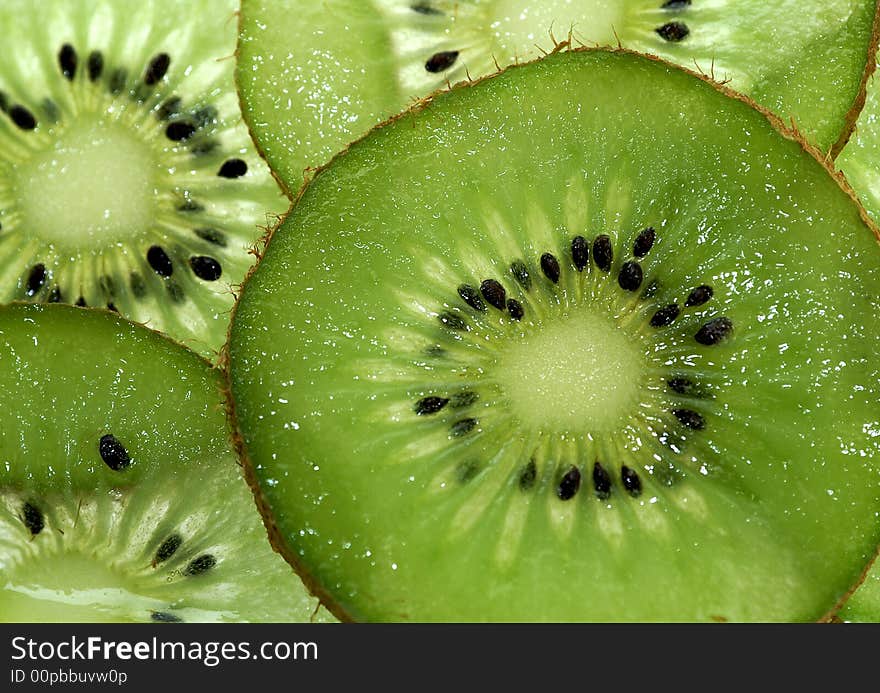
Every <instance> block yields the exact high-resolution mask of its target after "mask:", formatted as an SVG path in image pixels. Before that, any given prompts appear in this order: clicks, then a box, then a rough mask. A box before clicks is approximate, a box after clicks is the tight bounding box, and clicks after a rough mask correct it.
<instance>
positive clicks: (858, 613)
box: [837, 72, 880, 622]
mask: <svg viewBox="0 0 880 693" xmlns="http://www.w3.org/2000/svg"><path fill="white" fill-rule="evenodd" d="M837 165H838V166H839V167H840V169H841V170H842V171H843V173H844V174H846V177H847V179H848V180H849V182H850V183H851V184H852V186H853V188H854V189H855V191H856V193H857V194H858V196H859V199H860V200H861V201H862V203H863V204H864V205H865V208H866V209H867V210H868V213H869V214H870V215H871V217H872V218H873V219H874V220H875V221H877V220H878V219H880V89H878V82H877V76H876V72H875V74H874V76H873V77H872V78H871V80H870V81H869V82H868V92H867V100H866V101H865V107H864V109H863V110H862V112H861V114H860V115H859V119H858V121H857V123H856V130H855V132H854V134H853V136H852V139H851V140H850V141H849V143H848V144H847V145H846V147H845V148H844V150H843V151H842V152H841V154H840V157H839V158H838V160H837ZM841 617H842V618H843V619H845V620H851V621H863V622H865V621H870V622H880V566H878V565H877V564H876V563H875V564H874V566H873V568H872V569H871V572H870V573H869V574H868V576H867V578H866V579H865V582H864V584H863V585H862V586H861V587H859V589H858V590H857V591H856V593H855V594H854V595H853V596H852V598H851V599H850V600H849V601H848V602H847V604H846V607H845V608H844V609H843V611H842V612H841Z"/></svg>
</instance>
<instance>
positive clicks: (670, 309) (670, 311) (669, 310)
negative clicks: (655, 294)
mask: <svg viewBox="0 0 880 693" xmlns="http://www.w3.org/2000/svg"><path fill="white" fill-rule="evenodd" d="M679 315H681V308H679V307H678V304H677V303H670V304H669V305H668V306H664V307H663V308H661V309H660V310H658V311H657V312H656V313H654V315H652V316H651V327H668V326H669V325H671V324H672V323H673V322H675V319H676V318H677V317H678V316H679Z"/></svg>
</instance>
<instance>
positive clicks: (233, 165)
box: [217, 159, 248, 178]
mask: <svg viewBox="0 0 880 693" xmlns="http://www.w3.org/2000/svg"><path fill="white" fill-rule="evenodd" d="M247 170H248V166H247V164H246V163H245V162H244V161H243V160H242V159H227V160H226V161H224V162H223V165H222V166H221V167H220V170H219V171H217V175H218V176H220V177H221V178H241V177H242V176H243V175H244V174H245V173H247Z"/></svg>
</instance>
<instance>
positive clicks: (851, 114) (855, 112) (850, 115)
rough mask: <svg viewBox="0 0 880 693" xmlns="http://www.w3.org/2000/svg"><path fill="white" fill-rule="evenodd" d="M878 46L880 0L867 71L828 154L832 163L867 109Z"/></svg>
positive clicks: (873, 27)
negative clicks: (863, 110)
mask: <svg viewBox="0 0 880 693" xmlns="http://www.w3.org/2000/svg"><path fill="white" fill-rule="evenodd" d="M878 45H880V0H878V2H877V6H876V9H875V10H874V23H873V25H872V28H871V41H870V43H869V44H868V58H867V62H866V63H865V71H864V72H863V73H862V80H861V83H860V84H859V91H858V94H856V98H855V99H853V103H852V106H850V109H849V111H847V114H846V119H845V121H844V122H845V123H846V125H845V126H844V128H843V132H841V133H840V137H839V138H838V139H837V142H835V143H834V144H833V145H832V147H831V150H830V151H829V152H828V157H829V158H830V159H831V160H832V161H834V160H835V159H837V157H838V156H840V153H841V152H842V151H843V148H844V147H845V146H846V144H847V142H849V140H850V137H852V135H853V133H854V132H855V130H856V124H857V121H858V119H859V116H860V115H861V113H862V109H863V108H864V107H865V100H866V99H867V96H868V82H869V81H870V79H871V77H872V76H873V75H874V71H875V70H876V69H877V49H878Z"/></svg>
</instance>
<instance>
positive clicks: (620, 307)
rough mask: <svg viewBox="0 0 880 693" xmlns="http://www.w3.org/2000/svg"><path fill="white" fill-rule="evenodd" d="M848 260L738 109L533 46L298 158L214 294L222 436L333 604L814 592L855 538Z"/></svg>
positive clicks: (877, 531)
mask: <svg viewBox="0 0 880 693" xmlns="http://www.w3.org/2000/svg"><path fill="white" fill-rule="evenodd" d="M511 113H516V114H517V116H516V117H511V116H510V114H511ZM634 124H638V127H634ZM649 229H650V232H649ZM633 264H635V265H638V266H639V268H640V270H641V271H640V272H639V271H636V270H635V269H634V267H633ZM639 277H641V283H638V282H636V281H635V280H636V279H638V278H639ZM878 280H880V250H878V244H877V240H876V238H875V236H874V235H873V233H872V230H871V229H870V228H868V227H867V226H866V225H865V224H864V223H863V221H862V219H861V217H860V210H859V208H858V207H857V205H855V204H854V203H853V201H852V200H851V198H850V197H849V196H848V195H847V194H845V193H844V191H843V190H842V189H841V188H840V187H839V185H838V184H837V182H836V181H835V180H833V179H832V178H831V177H830V176H829V175H828V173H827V171H826V170H825V169H824V168H823V167H822V166H821V165H820V164H819V163H817V161H816V160H815V159H814V158H813V157H811V156H809V155H808V154H807V153H805V151H804V149H803V148H802V146H801V145H800V144H799V143H798V142H797V141H793V140H790V139H786V138H783V137H782V136H780V134H779V133H778V132H777V131H776V130H775V129H774V128H773V127H772V126H771V124H770V123H769V122H768V120H767V119H766V118H765V117H764V116H763V115H762V114H760V113H759V112H757V111H755V110H753V109H752V108H750V107H749V106H748V105H747V104H745V103H743V102H741V101H738V100H733V99H730V98H727V97H726V96H724V95H723V94H721V93H719V92H718V91H717V90H716V89H715V88H714V87H712V86H711V85H708V84H706V83H703V82H701V81H699V80H698V79H697V78H695V77H694V76H692V75H689V74H686V73H683V72H681V71H679V70H678V69H676V68H672V67H669V66H665V65H663V64H660V63H658V62H654V61H649V60H646V59H644V58H639V57H636V56H633V55H630V54H623V53H608V52H604V51H594V52H578V53H560V54H557V55H555V56H553V57H551V58H549V59H547V60H545V61H542V62H541V63H536V64H532V65H528V66H524V67H520V68H514V69H511V70H509V71H507V72H505V73H504V74H503V75H501V76H499V77H495V78H492V79H490V80H487V81H484V82H482V83H480V84H478V85H476V86H474V87H469V88H462V89H458V90H454V91H453V92H452V93H450V94H448V95H443V96H440V97H438V98H436V99H435V100H434V101H433V102H432V103H431V104H430V105H429V106H427V107H425V108H424V109H422V110H421V111H420V112H417V113H414V114H409V115H405V116H403V117H402V118H400V119H399V120H397V121H396V122H395V123H393V124H391V125H389V126H386V127H383V128H380V129H378V130H377V131H375V132H374V133H372V134H371V135H370V136H369V137H368V138H366V139H365V140H363V141H361V142H359V143H357V144H355V145H354V146H353V147H352V148H351V149H350V150H349V151H348V152H347V153H345V154H343V155H341V156H340V157H338V158H337V159H336V160H335V161H334V163H333V164H332V165H331V166H330V167H329V168H327V169H326V170H324V171H322V172H321V173H320V174H319V175H318V176H316V178H315V180H314V181H313V182H312V183H311V184H310V185H309V186H308V187H307V188H306V190H305V192H304V194H303V196H302V197H301V198H300V200H299V201H298V204H297V206H296V207H295V209H294V211H293V212H292V214H291V215H290V216H289V218H288V219H287V220H286V222H285V224H284V225H283V226H282V227H280V228H279V230H278V231H276V233H275V234H274V236H273V237H272V240H271V241H270V243H269V247H268V249H267V252H266V254H265V256H264V259H263V260H262V262H261V264H260V265H259V266H258V268H257V270H256V272H255V273H254V274H253V275H252V277H251V279H250V280H249V281H248V283H247V285H246V287H245V289H244V292H243V295H242V298H241V302H240V304H239V306H238V309H237V312H236V315H235V318H234V321H233V328H232V332H231V342H230V376H231V384H232V395H233V400H234V402H235V407H236V417H237V421H238V426H239V430H240V432H241V435H242V444H243V451H244V453H245V457H246V459H247V460H248V466H249V470H250V474H251V476H252V478H253V480H254V481H255V482H256V483H257V484H258V485H259V490H260V493H261V495H262V503H263V506H264V510H265V511H266V513H267V514H269V515H270V516H271V520H272V522H273V523H274V525H275V540H276V542H277V545H279V546H280V547H281V548H282V549H283V551H284V552H285V554H286V556H287V558H288V559H289V560H291V561H293V562H295V563H296V564H297V565H298V567H299V568H300V569H301V570H302V571H303V572H304V573H305V574H306V575H307V576H308V577H307V579H308V580H311V581H312V582H313V583H314V584H315V585H316V586H318V587H319V588H320V589H321V590H323V591H324V593H325V594H326V595H327V596H328V597H329V599H330V600H331V601H332V602H333V603H334V605H335V608H336V609H337V611H338V612H339V613H344V614H345V615H347V616H349V617H353V618H355V619H376V620H459V619H466V620H470V619H473V620H532V619H535V620H584V619H586V620H606V619H608V620H613V619H635V620H655V619H656V620H690V619H698V620H748V619H756V620H777V619H779V620H783V619H816V618H819V617H821V616H822V615H823V614H824V613H826V612H827V611H828V610H830V609H832V607H834V605H835V604H836V603H837V601H838V600H840V599H841V598H842V597H843V596H844V594H845V593H846V592H847V590H848V589H849V588H850V586H851V585H852V584H853V583H854V582H855V581H856V579H857V577H858V576H859V574H860V572H861V570H862V569H863V567H864V565H865V564H866V562H867V560H868V558H869V557H870V556H871V555H873V552H874V549H875V547H876V545H877V541H878V537H880V527H878V526H877V523H876V512H877V511H878V509H880V484H878V481H877V469H876V463H875V459H876V453H877V445H878V443H877V440H878V438H877V431H878V430H880V422H878V417H877V408H876V401H877V396H878V389H880V388H878V384H877V383H878V382H880V381H878V377H877V376H878V366H877V364H878V363H880V359H878V356H880V354H878V352H880V340H878V338H877V337H878V335H877V330H876V324H877V322H876V320H875V319H874V316H876V314H877V311H878V295H877V291H876V288H875V287H876V286H877V282H878ZM634 287H637V288H634ZM709 288H711V291H709V290H708V289H709ZM510 300H514V301H516V302H517V304H518V306H519V307H517V305H512V304H511V303H510ZM548 335H549V337H548ZM557 342H561V343H563V346H562V347H559V346H557V345H556V343H557ZM623 343H626V344H627V345H628V347H627V348H626V349H624V348H623V347H622V346H619V347H615V348H613V349H609V348H608V345H609V344H618V345H622V344H623ZM564 345H567V346H568V348H566V346H564ZM572 350H573V353H576V354H577V355H578V356H579V357H580V358H578V359H575V358H570V359H567V357H566V353H569V351H572ZM583 359H586V363H584V361H583ZM580 378H588V379H589V380H590V382H591V383H593V384H592V385H583V384H582V383H573V382H572V379H580ZM557 381H558V382H559V385H558V388H557V387H556V382H557ZM609 383H613V385H609ZM530 391H532V392H533V393H534V395H533V399H532V400H529V392H530ZM557 391H558V392H559V393H561V394H559V395H557V396H555V398H554V393H556V392H557ZM593 400H596V401H598V402H599V404H598V405H597V404H596V402H595V401H593ZM603 403H604V406H602V404H603Z"/></svg>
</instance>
